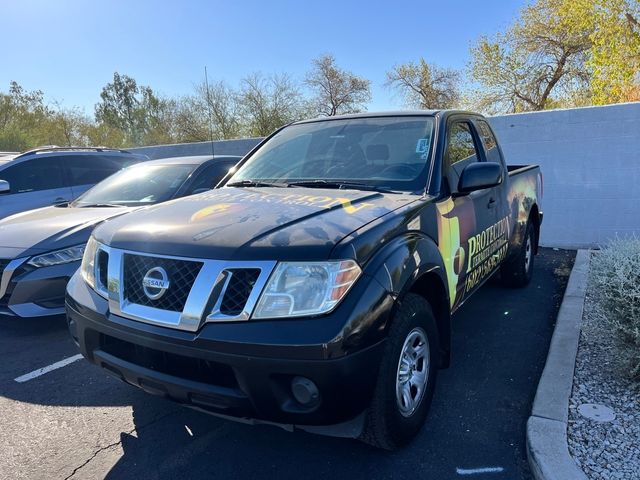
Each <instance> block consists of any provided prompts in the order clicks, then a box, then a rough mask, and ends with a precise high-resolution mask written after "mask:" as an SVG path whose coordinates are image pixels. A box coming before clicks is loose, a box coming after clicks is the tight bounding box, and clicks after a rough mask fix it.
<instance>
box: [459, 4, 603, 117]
mask: <svg viewBox="0 0 640 480" xmlns="http://www.w3.org/2000/svg"><path fill="white" fill-rule="evenodd" d="M585 15H588V9H587V8H586V6H585V5H584V2H582V0H580V1H579V2H576V1H575V0H536V1H535V2H534V3H532V4H530V5H528V6H527V7H525V8H524V9H523V11H522V12H521V15H520V18H518V19H517V20H516V22H515V23H514V24H513V25H512V26H511V27H510V28H509V29H508V30H507V31H506V32H504V33H500V34H498V35H496V36H495V37H493V38H489V37H481V38H480V40H479V41H478V42H477V43H476V44H475V45H474V46H473V48H472V50H471V55H472V59H471V64H470V70H471V77H472V79H473V80H474V81H475V82H477V83H478V84H479V86H480V89H479V90H478V91H477V92H476V98H477V100H478V107H479V108H480V109H482V110H486V111H488V112H492V113H493V112H519V111H526V110H543V109H545V108H550V107H552V106H554V105H557V103H554V102H557V101H558V100H559V99H567V98H570V97H572V96H574V97H579V96H580V95H579V94H576V92H583V91H584V90H585V89H587V88H588V84H589V78H590V76H589V69H588V67H587V65H586V61H587V59H588V52H589V49H590V48H591V46H592V40H591V34H592V33H593V31H592V27H591V26H590V25H588V24H587V23H586V22H581V21H577V19H580V18H583V17H584V16H585Z"/></svg>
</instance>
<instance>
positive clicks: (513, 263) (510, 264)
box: [500, 221, 536, 288]
mask: <svg viewBox="0 0 640 480" xmlns="http://www.w3.org/2000/svg"><path fill="white" fill-rule="evenodd" d="M535 246H536V232H535V229H534V228H533V224H532V223H531V221H529V222H527V226H526V228H525V234H524V238H523V240H522V244H521V245H520V247H519V249H518V252H517V253H515V254H514V255H513V256H512V257H511V258H509V259H508V260H506V261H505V262H504V263H503V264H502V265H501V266H500V277H501V279H502V283H503V285H505V286H507V287H512V288H521V287H525V286H527V285H528V284H529V282H531V278H532V277H533V264H534V259H535V255H534V251H535Z"/></svg>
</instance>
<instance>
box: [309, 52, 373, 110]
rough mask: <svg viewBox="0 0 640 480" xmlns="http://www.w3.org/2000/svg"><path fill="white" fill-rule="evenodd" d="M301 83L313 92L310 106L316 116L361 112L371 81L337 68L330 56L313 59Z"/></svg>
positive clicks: (368, 99) (369, 96) (368, 97)
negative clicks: (311, 65)
mask: <svg viewBox="0 0 640 480" xmlns="http://www.w3.org/2000/svg"><path fill="white" fill-rule="evenodd" d="M304 83H305V85H306V86H307V87H309V89H310V90H311V91H312V92H313V98H312V99H311V105H312V109H313V113H315V114H316V115H325V116H327V117H331V116H333V115H340V114H346V113H357V112H361V111H363V110H366V104H367V103H368V102H369V101H371V90H370V83H371V82H369V80H367V79H365V78H362V77H358V76H356V75H354V74H353V73H351V72H349V71H347V70H343V69H341V68H339V67H338V66H337V65H336V60H335V58H334V57H333V55H322V56H320V57H318V58H316V59H314V60H313V68H312V69H311V71H310V72H308V73H307V76H306V78H305V81H304Z"/></svg>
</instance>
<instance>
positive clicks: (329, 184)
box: [287, 180, 400, 193]
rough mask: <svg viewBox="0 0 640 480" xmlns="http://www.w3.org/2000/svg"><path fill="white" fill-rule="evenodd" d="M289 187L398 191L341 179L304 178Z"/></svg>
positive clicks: (382, 191)
mask: <svg viewBox="0 0 640 480" xmlns="http://www.w3.org/2000/svg"><path fill="white" fill-rule="evenodd" d="M287 186H289V187H308V188H336V189H339V190H347V189H353V190H365V191H370V192H381V193H400V192H397V191H395V190H391V189H390V188H389V187H385V186H381V185H380V186H377V185H367V184H366V183H359V182H341V181H327V180H305V181H300V182H291V183H288V184H287Z"/></svg>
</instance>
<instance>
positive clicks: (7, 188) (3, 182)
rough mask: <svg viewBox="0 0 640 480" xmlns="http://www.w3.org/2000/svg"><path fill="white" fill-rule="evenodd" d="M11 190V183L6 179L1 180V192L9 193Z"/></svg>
mask: <svg viewBox="0 0 640 480" xmlns="http://www.w3.org/2000/svg"><path fill="white" fill-rule="evenodd" d="M10 191H11V185H9V182H7V181H6V180H0V193H9V192H10Z"/></svg>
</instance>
